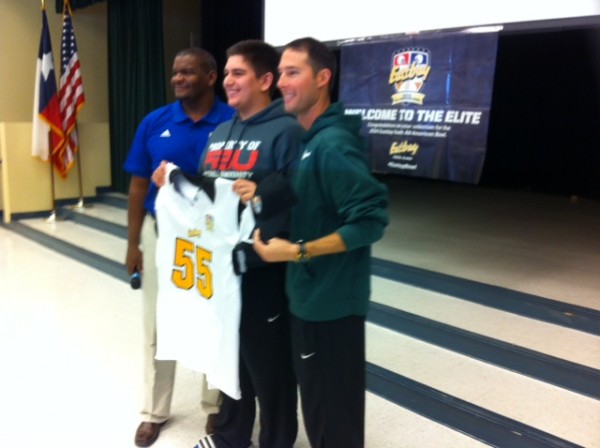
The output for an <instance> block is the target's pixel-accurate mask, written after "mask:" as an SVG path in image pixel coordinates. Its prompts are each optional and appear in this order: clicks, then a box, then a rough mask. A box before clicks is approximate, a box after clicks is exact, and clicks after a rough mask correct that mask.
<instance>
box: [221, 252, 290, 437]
mask: <svg viewBox="0 0 600 448" xmlns="http://www.w3.org/2000/svg"><path fill="white" fill-rule="evenodd" d="M284 281H285V265H283V264H276V265H268V266H266V267H260V268H254V269H251V270H250V271H248V272H247V273H246V274H244V275H243V276H242V319H241V324H240V387H241V390H242V399H241V400H234V399H232V398H230V397H228V396H226V395H225V394H223V402H222V404H221V409H220V411H219V415H218V417H217V419H216V421H215V434H214V435H213V437H212V439H213V441H214V443H215V445H216V446H217V447H218V448H247V447H248V446H249V444H250V439H251V436H252V429H253V427H254V419H255V416H256V399H258V405H259V408H260V413H259V418H260V434H259V437H258V443H259V446H260V448H292V446H293V445H294V442H295V440H296V435H297V432H298V419H297V384H296V378H295V376H294V371H293V367H292V358H291V341H290V321H289V312H288V309H287V308H288V304H287V297H286V295H285V289H284Z"/></svg>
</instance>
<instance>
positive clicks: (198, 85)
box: [171, 54, 217, 101]
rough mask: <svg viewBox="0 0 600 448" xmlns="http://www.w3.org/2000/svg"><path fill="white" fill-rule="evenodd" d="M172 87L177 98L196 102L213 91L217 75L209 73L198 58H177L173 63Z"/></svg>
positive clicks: (189, 56)
mask: <svg viewBox="0 0 600 448" xmlns="http://www.w3.org/2000/svg"><path fill="white" fill-rule="evenodd" d="M172 70H173V71H172V74H171V86H172V87H173V93H174V95H175V98H177V99H178V100H183V101H194V100H196V99H198V98H201V97H202V96H203V95H205V94H206V93H207V92H210V91H212V90H213V88H214V85H215V82H216V79H217V74H216V73H215V72H214V71H210V72H207V71H206V70H205V68H204V67H203V66H202V64H201V62H200V58H199V57H198V56H195V55H192V54H186V55H181V56H177V57H176V58H175V60H174V61H173V69H172Z"/></svg>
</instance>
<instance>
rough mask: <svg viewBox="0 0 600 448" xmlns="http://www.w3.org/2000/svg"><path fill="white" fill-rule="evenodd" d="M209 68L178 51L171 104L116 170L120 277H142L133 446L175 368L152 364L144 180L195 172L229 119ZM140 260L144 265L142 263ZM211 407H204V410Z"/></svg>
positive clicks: (151, 241)
mask: <svg viewBox="0 0 600 448" xmlns="http://www.w3.org/2000/svg"><path fill="white" fill-rule="evenodd" d="M216 81H217V65H216V62H215V59H214V57H213V56H212V55H211V54H210V53H208V52H207V51H205V50H203V49H200V48H189V49H186V50H183V51H180V52H179V53H178V54H177V55H176V56H175V60H174V62H173V74H172V76H171V85H172V87H173V91H174V93H175V98H176V99H177V101H175V102H174V103H172V104H168V105H166V106H163V107H161V108H159V109H156V110H154V111H153V112H150V113H149V114H148V115H147V116H146V117H145V118H144V119H143V120H142V122H141V123H140V125H139V127H138V129H137V131H136V135H135V138H134V140H133V144H132V146H131V150H130V152H129V155H128V157H127V160H126V161H125V166H124V169H125V171H126V172H128V173H129V174H131V176H132V177H131V183H130V186H129V207H128V213H127V218H128V232H127V233H128V235H127V255H126V264H127V272H128V273H129V275H132V274H133V273H134V272H136V271H137V272H140V273H143V284H142V291H143V297H144V299H143V314H144V316H143V319H144V405H143V409H142V423H141V424H140V425H139V427H138V429H137V431H136V435H135V444H136V445H137V446H141V447H145V446H150V445H152V444H153V443H154V442H155V441H156V439H157V438H158V435H159V433H160V428H161V426H162V425H163V424H164V423H165V422H166V421H167V419H168V418H169V415H170V407H171V397H172V395H173V383H174V379H175V362H174V361H158V360H156V359H155V358H154V357H155V354H156V296H157V282H156V266H155V263H154V258H155V248H156V223H155V221H154V220H155V218H154V201H155V199H156V194H157V187H156V185H154V184H153V183H152V182H151V181H150V177H151V176H152V173H153V172H154V170H155V169H156V167H158V165H159V164H160V162H161V161H162V160H169V161H171V162H173V163H174V164H176V165H177V166H179V167H180V168H181V169H182V170H183V171H184V172H186V173H189V174H194V173H196V171H197V169H198V163H199V160H200V156H201V154H202V152H203V150H204V147H205V145H206V142H207V140H208V136H209V135H210V133H211V132H212V131H213V130H214V129H215V128H216V127H217V125H219V124H220V123H222V122H224V121H227V120H229V119H230V118H231V117H232V115H233V109H232V108H231V107H229V106H228V105H227V104H225V103H223V102H222V101H221V100H220V99H219V98H218V97H217V96H216V95H215V91H214V87H215V83H216ZM144 259H145V263H144ZM203 389H204V390H203V398H202V400H203V408H204V410H205V411H206V412H207V413H209V414H210V413H213V412H216V411H217V409H218V407H217V401H218V398H219V392H218V391H209V390H208V389H207V388H206V387H204V388H203ZM211 406H212V408H211Z"/></svg>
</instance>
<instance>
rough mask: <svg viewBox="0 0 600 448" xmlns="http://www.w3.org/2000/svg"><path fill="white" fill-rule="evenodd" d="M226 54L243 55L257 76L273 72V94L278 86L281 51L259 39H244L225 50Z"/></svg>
mask: <svg viewBox="0 0 600 448" xmlns="http://www.w3.org/2000/svg"><path fill="white" fill-rule="evenodd" d="M225 54H226V56H227V57H228V58H230V57H231V56H242V57H243V58H244V60H245V61H246V62H247V63H248V64H250V65H251V66H252V68H253V69H254V72H255V73H256V76H257V77H261V76H263V75H265V74H266V73H272V74H273V83H272V84H271V88H270V89H269V93H270V94H271V95H273V93H274V92H275V89H276V87H277V76H278V74H279V72H278V71H277V66H278V65H279V53H278V52H277V50H276V49H275V47H273V46H271V45H269V44H268V43H266V42H264V41H262V40H258V39H248V40H242V41H240V42H238V43H236V44H233V45H232V46H231V47H229V48H228V49H227V51H226V52H225Z"/></svg>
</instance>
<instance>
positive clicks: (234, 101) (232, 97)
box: [223, 55, 273, 119]
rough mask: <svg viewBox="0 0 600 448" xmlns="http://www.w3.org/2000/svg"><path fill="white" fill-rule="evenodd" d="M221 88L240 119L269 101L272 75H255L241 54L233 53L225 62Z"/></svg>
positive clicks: (261, 107)
mask: <svg viewBox="0 0 600 448" xmlns="http://www.w3.org/2000/svg"><path fill="white" fill-rule="evenodd" d="M224 75H225V78H224V79H223V88H224V89H225V93H226V95H227V103H228V104H229V105H230V106H231V107H233V108H234V109H235V110H237V111H238V113H239V114H240V117H241V118H242V119H246V118H249V117H251V116H252V115H254V114H255V113H257V112H260V111H261V110H262V109H264V107H265V102H267V103H268V102H270V94H269V88H270V86H271V83H272V82H273V75H272V74H271V73H266V74H264V75H262V76H256V71H255V70H254V68H253V67H252V66H251V65H250V64H249V63H248V62H247V61H246V60H245V59H244V57H243V56H241V55H233V56H230V57H229V58H228V59H227V64H225V73H224Z"/></svg>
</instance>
